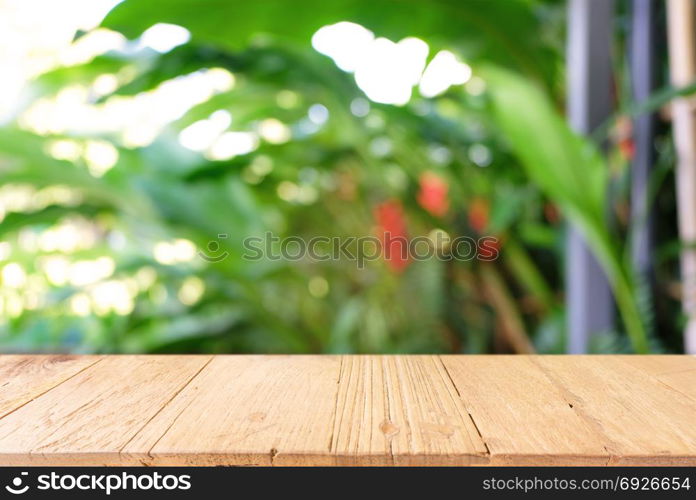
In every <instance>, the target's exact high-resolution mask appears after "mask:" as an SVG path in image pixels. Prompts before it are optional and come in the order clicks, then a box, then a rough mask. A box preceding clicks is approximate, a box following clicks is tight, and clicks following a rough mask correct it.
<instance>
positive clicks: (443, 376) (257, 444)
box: [0, 356, 696, 465]
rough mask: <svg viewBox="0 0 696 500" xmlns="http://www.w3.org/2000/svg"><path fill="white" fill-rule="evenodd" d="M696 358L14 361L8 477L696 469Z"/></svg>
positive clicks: (1, 429) (9, 371)
mask: <svg viewBox="0 0 696 500" xmlns="http://www.w3.org/2000/svg"><path fill="white" fill-rule="evenodd" d="M695 361H696V358H693V357H685V356H678V357H669V356H660V357H629V356H594V357H592V356H444V357H438V356H343V357H338V356H215V357H210V356H104V357H103V359H99V358H95V357H84V358H82V357H77V358H66V359H63V358H56V359H55V360H54V359H52V357H43V359H42V357H32V359H31V360H29V361H27V359H26V358H25V357H9V356H0V374H2V376H3V379H2V381H3V385H2V386H1V387H0V401H13V403H11V404H10V406H9V407H10V408H12V409H11V410H10V411H8V412H6V413H5V416H4V417H0V465H41V464H43V465H102V464H106V465H130V464H143V465H150V464H154V465H187V464H191V465H336V464H339V465H391V464H394V465H465V464H493V465H501V464H509V465H571V464H572V465H582V464H632V465H638V464H642V465H650V464H659V465H670V464H678V465H696V426H694V425H693V423H694V422H693V417H694V415H696V389H694V388H696V369H695V368H694V362H695ZM61 365H62V368H59V367H60V366H61ZM24 386H26V388H27V389H22V387H24ZM23 391H24V392H23ZM3 397H4V399H3ZM5 404H7V403H5Z"/></svg>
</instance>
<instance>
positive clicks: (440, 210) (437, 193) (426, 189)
mask: <svg viewBox="0 0 696 500" xmlns="http://www.w3.org/2000/svg"><path fill="white" fill-rule="evenodd" d="M448 191H449V186H448V185H447V183H446V182H445V180H444V179H442V177H440V176H439V175H437V174H435V173H433V172H424V173H423V174H422V175H421V176H420V190H419V191H418V196H417V200H418V203H419V204H420V206H421V207H423V208H424V209H425V210H427V211H428V212H430V213H431V214H432V215H434V216H436V217H442V216H443V215H445V214H446V213H447V211H448V210H449V205H450V203H449V198H448V196H447V193H448Z"/></svg>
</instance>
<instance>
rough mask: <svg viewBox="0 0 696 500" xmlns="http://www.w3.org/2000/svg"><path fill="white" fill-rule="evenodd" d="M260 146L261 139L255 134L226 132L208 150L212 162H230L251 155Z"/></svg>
mask: <svg viewBox="0 0 696 500" xmlns="http://www.w3.org/2000/svg"><path fill="white" fill-rule="evenodd" d="M258 146H259V137H258V136H257V135H256V134H255V133H253V132H225V133H224V134H222V135H221V136H220V137H218V139H217V140H216V141H215V142H214V143H213V145H212V146H211V147H210V149H208V152H207V154H206V156H207V157H208V158H209V159H211V160H229V159H230V158H233V157H235V156H239V155H245V154H248V153H251V152H252V151H254V150H255V149H256V148H257V147H258Z"/></svg>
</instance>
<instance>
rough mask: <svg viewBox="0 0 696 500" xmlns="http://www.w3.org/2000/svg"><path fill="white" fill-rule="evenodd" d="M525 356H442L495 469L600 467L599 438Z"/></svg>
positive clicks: (602, 456)
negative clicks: (555, 466) (498, 467)
mask: <svg viewBox="0 0 696 500" xmlns="http://www.w3.org/2000/svg"><path fill="white" fill-rule="evenodd" d="M535 358H536V357H530V356H443V357H442V359H443V362H444V366H445V368H446V369H447V371H448V372H449V374H450V376H451V377H452V380H453V381H454V384H455V386H456V387H457V389H458V391H459V394H460V396H461V398H462V400H463V402H464V404H465V406H466V409H467V411H468V412H469V413H470V414H471V416H472V418H473V420H474V422H475V423H476V426H477V427H478V430H479V432H480V433H481V436H482V437H483V440H484V442H485V443H486V445H487V446H488V449H489V450H490V454H491V463H492V464H499V465H511V464H515V465H530V464H535V465H564V464H578V465H579V464H585V465H597V464H605V463H606V462H607V460H608V458H609V455H608V453H607V451H606V450H605V448H604V445H603V439H602V437H601V435H598V434H597V432H596V429H595V428H594V427H593V426H592V425H590V423H589V422H588V421H586V420H585V419H584V418H582V417H581V416H580V415H578V413H577V412H576V411H575V410H574V408H572V407H571V403H569V401H567V400H566V398H565V395H564V394H563V392H561V391H560V390H559V389H558V387H557V386H556V385H555V384H554V383H553V382H552V381H551V380H549V379H548V378H547V376H546V375H545V374H544V373H543V372H542V371H541V370H540V369H539V367H538V366H537V365H536V364H535V363H534V362H533V359H535Z"/></svg>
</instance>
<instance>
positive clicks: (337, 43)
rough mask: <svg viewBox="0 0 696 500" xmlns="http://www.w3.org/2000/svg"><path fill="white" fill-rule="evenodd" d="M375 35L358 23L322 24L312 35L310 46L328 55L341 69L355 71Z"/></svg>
mask: <svg viewBox="0 0 696 500" xmlns="http://www.w3.org/2000/svg"><path fill="white" fill-rule="evenodd" d="M374 40H375V36H374V35H373V34H372V32H371V31H370V30H368V29H366V28H363V27H362V26H360V25H359V24H355V23H349V22H346V21H343V22H340V23H336V24H332V25H329V26H324V27H322V28H319V30H318V31H317V32H316V33H315V34H314V36H313V37H312V47H314V49H315V50H316V51H317V52H320V53H322V54H324V55H327V56H329V57H330V58H331V59H333V60H334V62H335V63H336V65H337V66H338V67H339V68H341V69H342V70H343V71H348V72H351V73H352V72H354V71H356V70H357V69H358V68H359V67H360V65H361V64H362V62H363V61H364V60H365V58H366V57H367V56H368V54H369V52H370V50H371V48H372V44H373V43H374Z"/></svg>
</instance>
